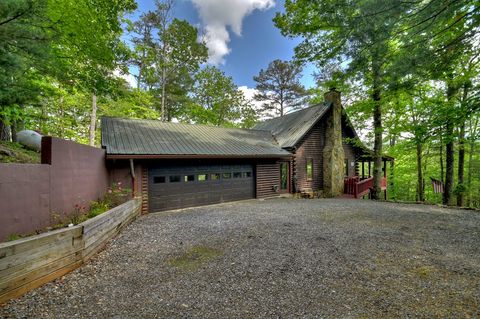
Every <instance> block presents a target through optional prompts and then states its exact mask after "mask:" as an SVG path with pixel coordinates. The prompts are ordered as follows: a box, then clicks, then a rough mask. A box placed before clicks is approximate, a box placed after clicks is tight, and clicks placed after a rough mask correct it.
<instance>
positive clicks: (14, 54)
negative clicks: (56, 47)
mask: <svg viewBox="0 0 480 319" xmlns="http://www.w3.org/2000/svg"><path fill="white" fill-rule="evenodd" d="M46 10H47V1H46V0H43V1H33V0H4V1H1V2H0V140H9V139H10V127H9V125H13V124H14V123H15V121H17V120H19V119H20V115H21V112H22V105H23V104H25V103H27V102H29V101H32V100H34V99H35V98H36V97H37V96H38V94H39V90H40V87H39V86H37V85H36V84H37V82H38V77H39V72H38V70H41V71H42V72H44V71H45V68H44V67H45V61H46V59H47V57H48V53H49V48H50V37H49V34H48V28H49V24H48V21H47V19H46V18H45V15H46ZM13 135H14V134H13ZM13 138H15V136H13Z"/></svg>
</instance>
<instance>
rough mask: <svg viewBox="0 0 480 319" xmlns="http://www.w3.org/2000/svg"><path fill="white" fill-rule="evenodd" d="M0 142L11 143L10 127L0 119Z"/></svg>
mask: <svg viewBox="0 0 480 319" xmlns="http://www.w3.org/2000/svg"><path fill="white" fill-rule="evenodd" d="M0 141H10V127H9V126H8V125H6V124H5V123H4V122H3V121H2V120H1V119H0Z"/></svg>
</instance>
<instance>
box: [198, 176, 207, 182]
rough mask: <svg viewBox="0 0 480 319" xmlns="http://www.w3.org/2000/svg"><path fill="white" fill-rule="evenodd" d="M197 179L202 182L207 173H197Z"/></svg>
mask: <svg viewBox="0 0 480 319" xmlns="http://www.w3.org/2000/svg"><path fill="white" fill-rule="evenodd" d="M197 179H198V181H199V182H204V181H206V180H208V175H207V174H199V175H198V176H197Z"/></svg>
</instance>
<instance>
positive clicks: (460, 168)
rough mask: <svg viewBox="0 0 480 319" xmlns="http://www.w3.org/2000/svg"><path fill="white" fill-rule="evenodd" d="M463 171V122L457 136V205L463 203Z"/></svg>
mask: <svg viewBox="0 0 480 319" xmlns="http://www.w3.org/2000/svg"><path fill="white" fill-rule="evenodd" d="M464 171H465V123H464V122H463V123H462V124H461V126H460V134H459V136H458V186H459V187H460V189H459V191H458V194H457V206H463V204H464V190H463V186H464V185H463V183H464Z"/></svg>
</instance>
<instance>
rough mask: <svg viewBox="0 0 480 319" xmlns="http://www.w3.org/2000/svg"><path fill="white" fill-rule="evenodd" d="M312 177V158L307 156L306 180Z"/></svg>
mask: <svg viewBox="0 0 480 319" xmlns="http://www.w3.org/2000/svg"><path fill="white" fill-rule="evenodd" d="M312 179H313V158H307V181H311V180H312Z"/></svg>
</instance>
